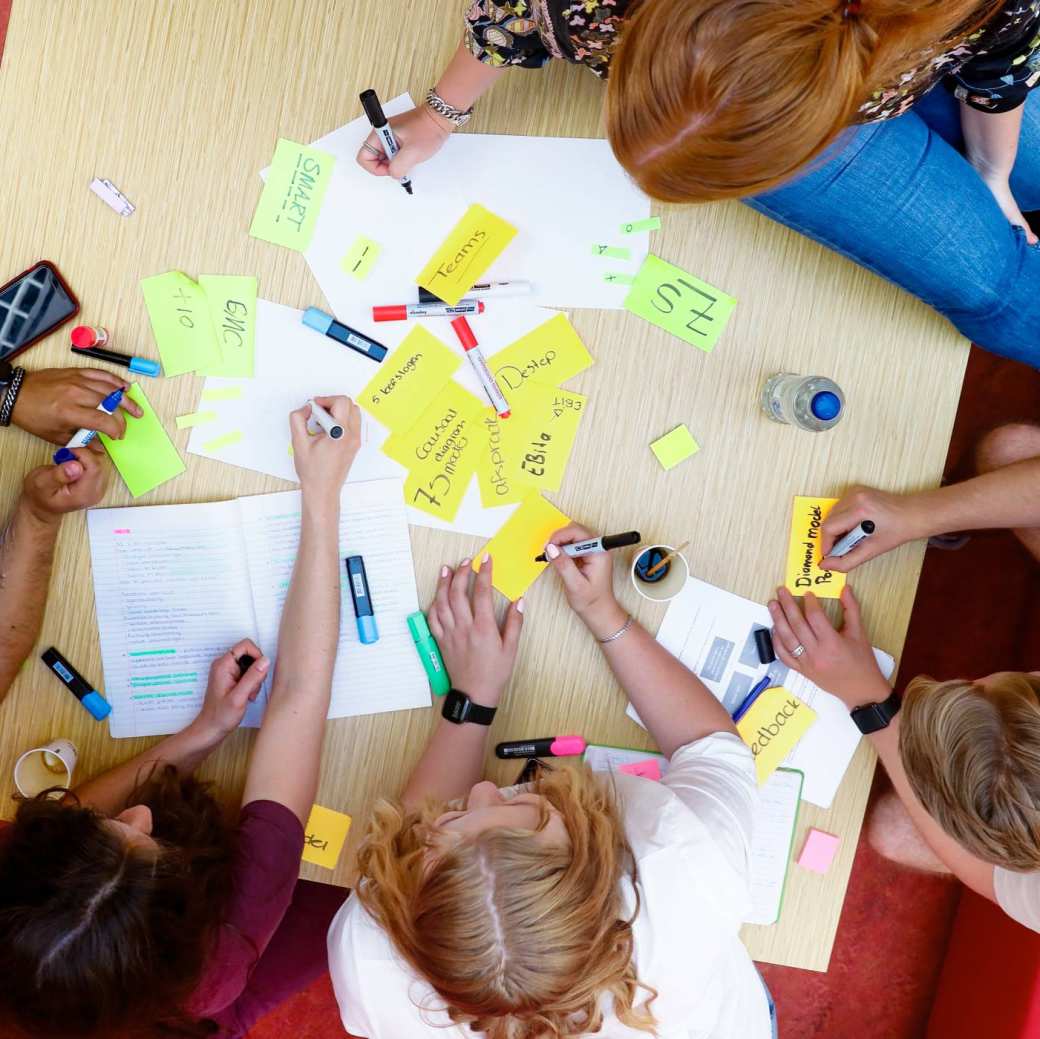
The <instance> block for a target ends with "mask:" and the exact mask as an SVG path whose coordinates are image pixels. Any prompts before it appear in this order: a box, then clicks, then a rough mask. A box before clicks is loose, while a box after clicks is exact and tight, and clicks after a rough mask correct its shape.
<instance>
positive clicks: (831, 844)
mask: <svg viewBox="0 0 1040 1039" xmlns="http://www.w3.org/2000/svg"><path fill="white" fill-rule="evenodd" d="M840 843H841V838H840V837H835V836H834V834H833V833H824V832H823V830H816V829H812V830H810V831H809V836H808V837H806V838H805V845H804V847H803V848H802V854H801V855H799V856H798V865H799V866H801V867H802V868H803V869H811V870H812V871H813V873H826V872H827V870H829V869H830V868H831V863H832V862H833V861H834V856H835V855H836V854H837V853H838V845H839V844H840Z"/></svg>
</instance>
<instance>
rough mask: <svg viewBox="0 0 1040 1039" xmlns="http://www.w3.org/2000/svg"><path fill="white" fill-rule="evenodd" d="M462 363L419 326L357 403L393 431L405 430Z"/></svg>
mask: <svg viewBox="0 0 1040 1039" xmlns="http://www.w3.org/2000/svg"><path fill="white" fill-rule="evenodd" d="M460 364H462V360H461V359H460V357H459V355H458V354H457V353H455V352H454V351H453V350H451V349H449V348H448V347H447V346H445V345H444V343H442V342H441V341H440V340H439V339H438V338H437V337H436V336H435V335H434V334H433V333H432V332H429V331H427V330H426V329H425V328H424V327H423V326H422V325H416V326H415V328H413V329H412V330H411V332H409V333H408V335H406V336H405V337H404V339H403V340H402V341H401V345H400V346H398V347H397V349H396V350H394V352H393V353H392V354H390V356H389V357H387V358H386V360H384V361H383V363H382V364H381V365H380V366H379V368H378V370H377V371H376V374H375V375H373V376H372V378H371V379H370V380H369V382H368V385H367V386H366V387H365V388H364V389H363V390H362V391H361V392H360V393H359V394H358V396H357V402H358V404H360V405H361V407H363V408H364V409H365V411H367V412H368V413H369V414H370V415H371V416H372V417H373V418H375V419H377V420H378V421H379V422H381V423H382V424H383V425H384V426H387V427H388V428H389V429H390V431H391V432H392V433H404V432H405V431H406V430H407V429H409V428H410V427H411V426H412V425H413V424H414V423H415V421H416V419H418V417H419V416H420V415H421V414H422V413H423V409H424V408H425V407H426V406H427V405H428V404H429V403H430V401H432V400H433V399H434V397H436V396H437V394H438V393H440V391H441V390H442V389H444V386H445V384H446V383H447V382H448V380H449V379H450V378H451V377H452V375H454V373H455V371H456V369H457V368H458V366H459V365H460Z"/></svg>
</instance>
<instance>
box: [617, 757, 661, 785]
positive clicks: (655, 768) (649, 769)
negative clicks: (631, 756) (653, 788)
mask: <svg viewBox="0 0 1040 1039" xmlns="http://www.w3.org/2000/svg"><path fill="white" fill-rule="evenodd" d="M618 772H624V773H625V775H628V776H642V777H643V778H644V779H652V780H654V781H655V782H660V780H661V763H660V762H659V761H658V760H657V758H647V759H646V760H645V761H633V762H632V763H631V764H630V765H621V766H620V767H619V768H618Z"/></svg>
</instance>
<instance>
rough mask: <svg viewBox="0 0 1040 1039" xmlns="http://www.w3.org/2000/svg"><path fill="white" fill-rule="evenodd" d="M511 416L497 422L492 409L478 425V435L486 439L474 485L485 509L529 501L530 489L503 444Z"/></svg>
mask: <svg viewBox="0 0 1040 1039" xmlns="http://www.w3.org/2000/svg"><path fill="white" fill-rule="evenodd" d="M512 421H514V419H513V417H510V418H508V419H500V418H499V417H498V415H496V414H495V412H494V410H493V409H492V408H488V409H487V411H486V412H485V413H484V417H483V421H482V423H481V427H480V428H481V432H482V435H484V436H486V437H487V450H486V451H485V453H484V455H483V456H482V457H481V459H480V462H479V463H478V464H477V483H478V485H479V487H480V504H481V505H483V506H484V508H485V509H491V508H494V507H495V506H496V505H515V504H516V503H517V502H518V501H523V500H524V499H525V498H529V497H530V496H531V494H532V493H533V488H532V487H531V485H530V484H529V483H528V482H527V480H526V479H525V478H524V477H523V476H522V471H521V469H520V465H519V463H518V462H517V461H516V460H515V457H514V456H513V455H512V454H511V449H510V446H509V445H508V444H507V443H506V440H507V437H506V435H505V434H504V432H503V431H504V430H505V427H506V426H508V425H509V423H510V422H512Z"/></svg>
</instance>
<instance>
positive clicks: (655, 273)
mask: <svg viewBox="0 0 1040 1039" xmlns="http://www.w3.org/2000/svg"><path fill="white" fill-rule="evenodd" d="M736 305H737V301H736V300H735V299H734V298H733V297H732V296H727V295H726V293H725V292H722V291H720V290H719V289H717V288H715V286H714V285H709V284H708V283H707V282H706V281H701V280H700V278H695V277H694V276H693V275H692V274H687V273H686V271H684V270H683V269H682V268H681V267H676V266H675V265H674V264H671V263H666V262H665V261H664V260H662V259H660V258H659V257H657V256H654V255H653V254H652V253H651V254H650V255H648V256H647V258H646V259H645V260H644V261H643V266H642V267H640V268H639V273H638V274H637V275H636V280H635V284H634V285H633V286H632V288H631V290H630V291H629V293H628V295H627V296H626V297H625V309H626V310H629V311H631V312H632V313H633V314H636V315H637V316H639V317H641V318H643V319H644V320H645V321H649V322H650V324H652V325H657V327H658V328H663V329H664V330H665V331H666V332H671V334H672V335H673V336H678V337H679V338H680V339H683V340H685V341H686V342H687V343H690V344H691V345H692V346H696V347H697V348H698V349H700V350H704V351H709V350H711V349H712V347H713V346H714V345H715V342H716V340H717V339H718V338H719V336H720V335H721V334H722V330H723V329H724V328H725V327H726V322H727V321H728V320H729V316H730V314H732V313H733V308H734V307H735V306H736Z"/></svg>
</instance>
